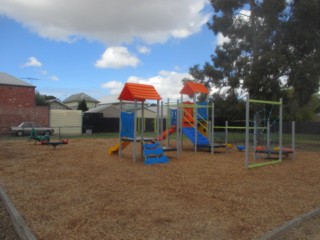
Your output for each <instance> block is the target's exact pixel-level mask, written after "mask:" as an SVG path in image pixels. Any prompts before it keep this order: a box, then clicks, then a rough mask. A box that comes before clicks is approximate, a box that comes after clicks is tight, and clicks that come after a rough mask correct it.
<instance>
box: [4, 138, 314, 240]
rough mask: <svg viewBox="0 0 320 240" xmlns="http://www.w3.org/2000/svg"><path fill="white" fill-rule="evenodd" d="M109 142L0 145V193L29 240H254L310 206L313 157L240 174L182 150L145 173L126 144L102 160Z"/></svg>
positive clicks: (240, 165) (231, 162)
mask: <svg viewBox="0 0 320 240" xmlns="http://www.w3.org/2000/svg"><path fill="white" fill-rule="evenodd" d="M117 141H118V140H117V139H71V140H69V144H68V145H62V146H57V148H56V149H53V148H52V147H50V146H43V145H39V144H36V145H35V144H34V143H32V142H27V141H25V140H14V141H12V140H8V141H1V142H0V144H1V148H0V173H1V174H0V184H1V185H2V186H3V187H4V189H5V190H6V192H7V194H8V196H9V197H10V198H11V200H12V202H13V204H14V205H15V207H16V208H17V209H18V211H19V212H20V214H21V215H22V216H23V218H24V219H25V221H26V223H27V225H28V226H29V227H30V228H31V230H32V232H33V233H34V234H35V236H36V237H37V238H38V239H239V240H242V239H257V238H259V237H260V236H262V235H264V234H265V233H266V232H268V231H270V230H272V229H274V228H276V227H278V226H280V225H282V224H283V223H285V222H287V221H290V220H292V219H293V218H295V217H297V216H299V215H302V214H304V213H306V212H308V211H310V210H312V209H315V208H317V207H319V206H320V194H319V192H320V184H319V183H320V156H319V152H311V151H309V152H307V151H303V150H302V149H301V150H299V151H298V153H297V156H296V158H295V159H291V158H288V159H284V160H283V162H282V163H280V164H273V165H268V166H265V167H261V168H257V169H251V170H246V169H244V153H243V152H238V151H235V150H232V151H230V152H229V153H228V154H226V153H224V152H223V151H222V152H221V153H216V154H214V155H211V154H210V153H208V152H198V153H194V152H193V150H192V147H191V146H190V145H187V144H185V150H184V151H183V152H182V155H181V156H180V158H176V154H175V152H168V153H167V155H168V156H169V158H170V162H169V163H168V164H164V165H152V166H147V165H144V163H143V159H142V158H140V157H138V159H137V162H136V163H134V162H133V161H132V144H131V145H129V146H128V147H127V148H126V149H125V150H124V152H123V157H122V158H121V159H119V158H118V156H109V155H108V154H107V150H108V148H109V147H111V146H113V145H114V144H115V143H117ZM138 152H139V151H138Z"/></svg>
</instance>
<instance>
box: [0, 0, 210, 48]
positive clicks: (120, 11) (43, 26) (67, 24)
mask: <svg viewBox="0 0 320 240" xmlns="http://www.w3.org/2000/svg"><path fill="white" fill-rule="evenodd" d="M0 2H1V4H0V15H5V16H8V17H10V18H13V19H15V20H16V21H18V22H20V23H22V24H23V25H24V26H25V27H27V28H29V29H30V30H31V31H33V32H36V33H37V34H38V35H40V36H42V37H45V38H50V39H55V40H62V41H74V40H77V39H78V38H86V39H89V40H98V41H101V42H104V43H106V44H113V45H114V44H122V43H130V42H132V41H133V40H134V39H140V40H142V41H144V42H145V43H148V44H152V43H160V42H165V41H166V40H168V39H169V38H171V37H175V38H185V37H188V36H190V35H192V34H194V33H196V32H199V31H200V29H201V27H202V26H203V25H204V24H205V23H206V22H207V21H208V19H209V14H208V13H204V11H203V10H204V7H205V6H206V5H207V4H209V1H208V0H174V1H172V0H152V1H150V0H117V1H115V0H69V1H65V0H28V1H22V0H16V1H12V0H0Z"/></svg>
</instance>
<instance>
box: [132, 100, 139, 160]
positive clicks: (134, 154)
mask: <svg viewBox="0 0 320 240" xmlns="http://www.w3.org/2000/svg"><path fill="white" fill-rule="evenodd" d="M137 105H138V101H137V99H135V100H134V113H133V114H134V116H133V161H134V162H136V159H137V108H138V106H137Z"/></svg>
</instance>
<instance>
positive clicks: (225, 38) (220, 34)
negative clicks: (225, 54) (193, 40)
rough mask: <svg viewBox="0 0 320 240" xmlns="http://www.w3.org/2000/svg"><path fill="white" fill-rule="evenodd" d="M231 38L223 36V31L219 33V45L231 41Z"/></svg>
mask: <svg viewBox="0 0 320 240" xmlns="http://www.w3.org/2000/svg"><path fill="white" fill-rule="evenodd" d="M229 41H230V38H228V37H225V36H223V34H222V33H220V32H219V33H218V34H217V45H219V46H222V45H223V44H224V43H225V42H229Z"/></svg>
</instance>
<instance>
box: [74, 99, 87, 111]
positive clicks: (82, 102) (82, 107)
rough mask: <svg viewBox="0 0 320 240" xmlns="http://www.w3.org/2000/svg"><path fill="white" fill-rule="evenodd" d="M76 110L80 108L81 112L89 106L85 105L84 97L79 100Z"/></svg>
mask: <svg viewBox="0 0 320 240" xmlns="http://www.w3.org/2000/svg"><path fill="white" fill-rule="evenodd" d="M77 109H78V110H81V111H82V112H85V111H87V110H88V109H89V108H88V107H87V102H86V100H85V99H83V100H82V101H80V102H79V104H78V108H77Z"/></svg>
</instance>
